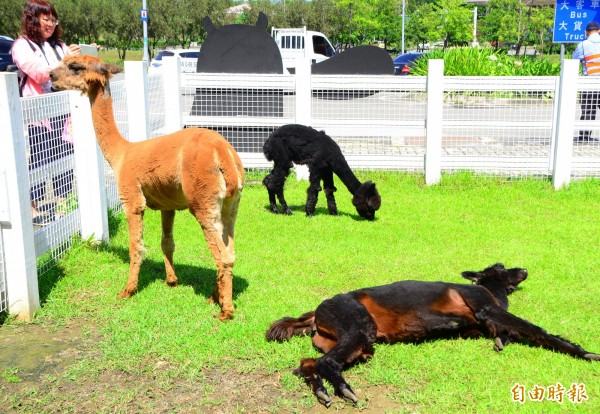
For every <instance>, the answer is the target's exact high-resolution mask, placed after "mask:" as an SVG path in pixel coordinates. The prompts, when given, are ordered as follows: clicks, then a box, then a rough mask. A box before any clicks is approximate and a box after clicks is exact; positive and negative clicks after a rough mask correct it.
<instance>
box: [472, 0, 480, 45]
mask: <svg viewBox="0 0 600 414" xmlns="http://www.w3.org/2000/svg"><path fill="white" fill-rule="evenodd" d="M472 46H473V47H477V46H479V42H478V41H477V6H475V9H473V45H472Z"/></svg>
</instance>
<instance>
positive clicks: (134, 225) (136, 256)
mask: <svg viewBox="0 0 600 414" xmlns="http://www.w3.org/2000/svg"><path fill="white" fill-rule="evenodd" d="M125 210H126V216H127V226H128V228H129V279H128V280H127V285H126V286H125V289H124V290H123V292H121V293H119V295H118V297H119V298H121V299H126V298H129V297H131V296H133V294H134V293H135V292H136V291H137V286H138V278H139V275H140V267H141V266H142V258H143V251H144V237H143V233H144V210H143V209H141V208H140V209H132V210H133V211H129V209H128V208H127V206H125Z"/></svg>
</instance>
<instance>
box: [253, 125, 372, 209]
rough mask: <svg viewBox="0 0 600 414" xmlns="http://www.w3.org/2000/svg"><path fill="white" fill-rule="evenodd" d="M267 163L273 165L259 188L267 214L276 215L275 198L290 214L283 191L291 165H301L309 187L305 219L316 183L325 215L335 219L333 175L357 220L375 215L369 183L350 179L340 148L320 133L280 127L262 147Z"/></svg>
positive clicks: (312, 206)
mask: <svg viewBox="0 0 600 414" xmlns="http://www.w3.org/2000/svg"><path fill="white" fill-rule="evenodd" d="M263 153H264V154H265V157H267V160H269V161H274V164H275V165H274V166H273V169H272V170H271V172H270V173H269V175H267V176H266V177H265V178H264V179H263V184H264V185H265V186H266V187H267V190H269V202H270V203H271V211H272V212H274V213H279V210H278V209H277V203H276V202H275V196H277V198H278V199H279V203H280V204H281V207H282V208H283V213H285V214H292V211H291V210H290V208H289V207H288V205H287V203H286V201H285V198H284V197H283V187H284V185H285V180H286V178H287V176H288V175H289V174H290V168H292V167H293V164H292V163H296V164H305V165H307V166H308V170H309V171H310V177H309V181H310V186H309V187H308V190H306V192H307V196H306V215H307V216H312V215H313V214H314V213H315V206H316V205H317V198H318V196H319V191H321V186H320V182H321V180H323V189H324V191H325V196H326V197H327V208H328V209H329V213H330V214H333V215H337V214H338V211H337V206H336V204H335V197H334V195H333V193H334V192H335V191H336V190H337V189H336V188H335V187H334V185H333V174H334V173H335V174H336V175H337V176H338V177H339V178H340V179H341V180H342V182H343V183H344V185H345V186H346V187H347V188H348V190H349V191H350V193H352V195H353V196H354V197H353V198H352V204H353V205H354V207H356V211H357V212H358V214H359V215H360V216H361V217H364V218H366V219H367V220H373V219H374V218H375V211H377V210H379V207H380V206H381V196H380V195H379V193H378V192H377V189H376V188H375V184H373V183H372V182H371V181H367V182H365V183H361V182H360V181H359V180H358V178H356V176H355V175H354V173H353V172H352V170H351V169H350V167H349V166H348V163H347V162H346V159H345V158H344V155H343V154H342V151H341V150H340V147H339V146H338V145H337V144H336V143H335V141H334V140H333V139H331V137H329V136H328V135H327V134H325V132H324V131H317V130H316V129H314V128H311V127H307V126H304V125H298V124H289V125H284V126H282V127H280V128H278V129H276V130H275V131H273V133H272V134H271V135H270V136H269V138H268V139H267V140H266V141H265V145H264V146H263Z"/></svg>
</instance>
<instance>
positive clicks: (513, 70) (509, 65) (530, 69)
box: [410, 47, 560, 76]
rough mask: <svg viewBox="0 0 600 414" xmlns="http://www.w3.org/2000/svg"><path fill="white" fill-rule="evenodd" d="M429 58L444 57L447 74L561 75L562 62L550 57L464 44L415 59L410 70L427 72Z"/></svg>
mask: <svg viewBox="0 0 600 414" xmlns="http://www.w3.org/2000/svg"><path fill="white" fill-rule="evenodd" d="M429 59H443V60H444V75H446V76H557V75H559V74H560V63H558V62H556V63H553V62H550V60H548V58H546V57H539V56H510V55H507V54H506V52H505V51H498V50H494V49H489V48H473V47H462V48H453V49H446V50H441V49H440V50H433V51H431V52H429V53H426V54H425V55H423V57H422V58H420V59H418V60H417V61H416V62H415V65H414V67H413V68H411V71H410V73H411V74H412V75H427V66H428V62H427V61H428V60H429Z"/></svg>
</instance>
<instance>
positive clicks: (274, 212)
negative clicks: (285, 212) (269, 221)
mask: <svg viewBox="0 0 600 414" xmlns="http://www.w3.org/2000/svg"><path fill="white" fill-rule="evenodd" d="M271 212H272V213H273V214H279V209H278V208H277V207H275V208H272V209H271Z"/></svg>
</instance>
